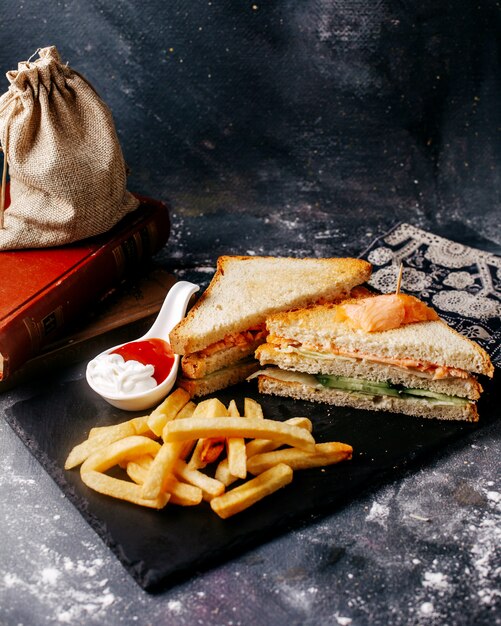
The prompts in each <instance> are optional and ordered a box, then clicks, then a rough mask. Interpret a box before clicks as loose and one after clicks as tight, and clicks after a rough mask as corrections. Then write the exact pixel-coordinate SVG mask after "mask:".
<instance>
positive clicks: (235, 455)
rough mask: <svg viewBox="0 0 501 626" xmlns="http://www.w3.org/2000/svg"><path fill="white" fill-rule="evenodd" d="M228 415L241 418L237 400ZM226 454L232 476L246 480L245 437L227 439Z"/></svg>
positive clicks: (231, 403)
mask: <svg viewBox="0 0 501 626" xmlns="http://www.w3.org/2000/svg"><path fill="white" fill-rule="evenodd" d="M247 399H248V398H247ZM244 402H245V400H244ZM228 415H229V417H240V413H239V412H238V408H237V405H236V402H235V400H232V401H231V402H230V404H229V405H228ZM226 454H227V459H228V461H227V463H228V471H229V473H230V475H232V476H235V477H236V478H245V477H246V476H247V452H246V448H245V439H244V438H243V437H228V439H226ZM216 478H217V477H216ZM223 482H224V481H223ZM224 484H226V483H224Z"/></svg>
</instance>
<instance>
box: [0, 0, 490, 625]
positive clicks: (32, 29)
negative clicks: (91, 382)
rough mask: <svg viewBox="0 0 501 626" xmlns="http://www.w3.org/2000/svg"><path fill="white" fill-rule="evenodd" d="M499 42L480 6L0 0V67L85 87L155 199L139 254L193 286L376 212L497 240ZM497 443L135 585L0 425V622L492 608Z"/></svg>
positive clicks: (384, 618) (304, 251) (340, 617)
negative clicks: (148, 254)
mask: <svg viewBox="0 0 501 626" xmlns="http://www.w3.org/2000/svg"><path fill="white" fill-rule="evenodd" d="M500 42H501V14H500V7H499V2H496V1H495V0H479V1H477V2H470V1H469V0H455V1H453V0H450V1H446V0H434V1H432V0H424V1H422V2H410V1H408V0H400V1H397V0H386V1H384V0H374V1H371V0H359V1H356V0H342V1H336V2H334V1H329V0H306V1H302V2H301V1H299V0H296V1H293V0H282V1H277V2H265V1H264V0H263V1H260V0H255V2H244V1H236V0H234V1H230V0H226V1H217V0H212V1H207V0H206V1H204V2H198V1H192V2H189V1H188V0H184V1H183V2H181V1H177V0H169V1H163V0H143V1H142V2H141V1H139V0H137V1H135V2H134V1H133V0H129V1H127V2H126V1H114V2H111V1H109V0H106V1H105V0H102V1H96V0H86V1H85V2H82V1H80V0H66V1H65V0H60V1H52V0H45V1H43V2H42V1H41V0H24V1H23V2H17V1H16V2H14V1H13V0H5V1H4V2H3V3H2V19H1V20H0V69H1V70H2V71H7V70H10V69H13V68H15V67H16V64H17V62H18V61H19V60H25V59H26V58H27V57H29V56H30V55H31V54H32V53H33V52H34V51H35V50H36V49H37V48H38V47H43V46H47V45H56V46H57V47H58V49H59V51H60V53H61V55H62V57H63V59H64V60H66V61H68V63H69V64H70V65H71V66H72V67H74V68H75V69H77V70H79V71H80V72H81V73H83V74H84V75H85V76H86V77H87V78H88V79H90V80H91V82H92V83H93V84H94V85H95V87H96V88H97V90H98V91H99V92H100V94H101V95H102V97H103V98H104V100H105V101H106V102H107V103H108V104H109V106H110V107H111V109H112V112H113V115H114V118H115V121H116V125H117V129H118V133H119V136H120V140H121V143H122V146H123V150H124V154H125V157H126V160H127V162H128V164H129V166H130V168H131V170H132V174H131V177H130V185H129V186H130V188H131V189H132V190H134V191H137V192H141V193H144V194H148V195H151V196H154V197H157V198H159V199H168V200H170V201H171V202H172V206H173V232H172V237H171V240H170V242H169V244H168V245H167V246H166V248H165V250H164V251H163V252H162V254H161V255H160V256H159V260H160V261H161V262H162V263H163V264H164V265H165V266H166V267H168V268H170V269H172V270H173V271H175V272H176V273H177V274H178V275H179V276H187V277H189V278H193V279H196V280H198V281H199V282H201V283H203V282H206V281H207V280H208V279H209V277H210V275H211V272H212V270H213V268H214V263H215V259H216V257H217V255H218V254H220V253H222V252H225V253H227V252H237V253H247V252H249V253H272V254H297V255H301V256H304V255H337V254H345V253H349V254H358V253H359V252H361V251H362V250H363V249H364V248H365V247H366V246H367V245H368V244H369V242H370V241H371V240H372V239H373V238H374V237H375V236H376V235H380V234H382V233H383V232H384V231H386V230H387V229H388V228H389V227H390V226H392V225H393V224H394V223H395V222H396V221H398V220H405V221H407V222H412V223H414V224H416V225H418V226H422V227H425V228H431V229H432V230H435V231H437V232H441V233H442V234H445V235H449V236H455V237H457V238H458V239H464V237H461V236H460V235H462V234H463V235H466V239H467V240H468V242H470V243H472V244H475V238H476V237H477V235H478V236H481V237H483V240H482V247H483V248H486V249H490V250H492V251H493V252H497V253H499V252H500V250H501V231H500V227H499V223H500V221H501V209H500V206H501V203H500V188H501V186H500V162H501V160H500V157H501V141H500V127H501V107H500V102H501V72H500V70H501V67H500V66H501V59H500V45H501V44H500ZM3 84H4V87H5V89H6V88H7V81H6V80H5V81H4V83H3ZM68 376H69V377H70V378H72V379H73V378H76V379H78V378H79V377H80V378H81V369H80V370H77V371H76V372H70V373H68ZM28 395H29V390H28V389H25V388H20V389H18V390H16V391H12V392H9V393H7V394H5V395H3V396H2V398H1V400H0V402H1V409H2V410H5V409H7V408H8V407H10V406H12V405H13V404H14V403H15V402H17V401H19V400H20V399H22V398H24V397H27V396H28ZM423 427H425V426H424V425H423ZM499 435H500V427H499V421H498V422H497V423H494V424H492V426H490V427H488V428H485V429H481V430H480V431H478V433H477V434H476V435H475V436H474V437H471V438H469V439H467V440H465V441H463V442H461V443H460V444H458V446H456V447H454V448H449V449H447V450H444V454H443V457H442V458H441V459H437V461H436V462H435V463H434V464H432V465H430V466H428V467H427V468H423V469H422V470H420V471H417V472H412V473H408V474H406V475H404V476H402V478H401V479H400V480H397V481H395V482H393V483H391V484H389V485H387V486H386V487H383V488H381V489H379V490H377V491H375V492H371V493H367V494H366V495H365V496H364V497H363V498H361V499H359V500H357V501H356V502H353V503H352V504H351V505H350V506H347V507H345V508H344V509H343V510H342V511H341V512H339V513H336V514H334V515H331V516H327V517H326V518H325V520H322V521H321V522H317V523H315V524H312V525H308V526H305V527H304V528H303V529H300V530H298V531H295V532H292V533H290V534H289V535H286V536H284V537H282V538H281V539H279V540H277V541H274V542H272V543H269V544H266V545H264V546H262V547H261V548H258V549H255V550H252V551H251V552H249V553H248V554H247V555H246V556H245V557H244V558H240V559H237V560H235V561H232V562H230V563H228V564H227V565H225V566H221V567H219V568H216V569H214V570H212V571H210V572H206V573H204V574H200V575H199V576H197V577H195V578H193V579H191V580H190V581H188V582H187V583H185V584H183V585H179V586H178V587H176V588H174V589H173V590H171V591H170V592H168V593H165V594H163V595H161V596H157V597H151V596H147V595H146V594H145V593H144V592H142V591H141V590H140V589H139V588H138V587H137V586H136V584H135V583H134V582H133V581H132V579H130V578H129V577H128V574H126V573H125V571H124V570H123V568H122V566H121V565H120V563H119V562H118V561H117V560H116V559H115V558H114V556H113V555H112V554H111V553H110V552H109V551H108V550H107V548H106V547H105V546H104V545H103V544H102V543H101V542H100V540H99V539H98V538H97V536H96V535H95V534H94V532H93V531H92V529H90V527H88V526H87V525H86V523H85V522H84V521H83V519H82V518H81V517H80V516H79V514H78V512H77V511H76V510H75V509H74V508H73V507H72V506H71V504H70V503H68V502H67V501H66V500H65V499H64V498H63V497H62V494H61V493H60V491H59V489H58V488H57V486H56V485H55V484H54V483H53V482H52V481H51V479H50V478H49V477H48V476H47V475H46V474H45V472H44V471H43V470H42V468H41V467H40V466H39V465H38V463H37V462H36V461H35V460H34V459H33V458H32V457H31V456H30V454H29V453H28V451H27V450H25V449H24V448H23V446H22V444H21V442H20V441H19V440H18V439H17V438H16V436H15V435H14V434H13V433H12V432H11V430H10V429H9V427H8V426H7V425H6V424H4V423H0V487H1V490H0V533H1V537H2V541H0V624H2V626H4V624H5V626H11V624H18V623H23V624H25V625H26V626H28V625H29V626H35V625H36V626H41V625H44V626H45V625H49V624H50V625H52V624H64V623H71V624H73V623H78V624H86V625H87V624H89V625H90V624H96V625H99V626H100V625H101V624H103V623H107V624H110V625H112V626H115V625H117V626H118V625H124V624H125V625H126V626H129V625H132V624H149V623H155V624H162V625H163V624H169V625H170V624H175V625H176V626H177V625H178V624H183V625H186V626H191V625H192V624H208V623H210V624H212V623H214V624H225V625H228V626H230V625H231V626H236V625H237V624H243V625H247V624H262V625H263V626H267V625H268V624H287V625H288V626H291V625H296V624H297V625H299V624H301V625H304V624H307V625H310V624H311V626H316V625H317V624H319V623H321V624H329V625H330V624H333V625H334V626H337V625H340V626H358V625H365V624H372V625H381V626H383V625H384V626H387V625H388V624H392V625H397V626H408V625H412V626H419V625H421V624H423V623H426V624H428V626H430V625H431V626H439V625H440V626H441V625H442V624H445V623H447V624H451V625H454V626H455V625H461V626H470V625H471V624H473V623H475V624H482V625H483V624H485V625H487V624H489V625H490V624H493V623H500V596H499V587H500V581H499V569H498V564H499V553H498V548H499V544H500V541H501V537H500V536H499V512H500V503H501V495H500V492H501V489H500V488H499V485H498V483H497V480H498V478H497V476H498V475H499V471H498V472H497V473H496V468H498V469H499V453H498V449H499ZM138 532H140V529H139V530H138Z"/></svg>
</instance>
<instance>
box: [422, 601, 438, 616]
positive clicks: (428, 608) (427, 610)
mask: <svg viewBox="0 0 501 626" xmlns="http://www.w3.org/2000/svg"><path fill="white" fill-rule="evenodd" d="M419 610H420V612H421V613H422V614H423V615H427V616H428V617H429V616H431V615H432V614H433V612H434V610H435V607H434V606H433V604H432V603H431V602H423V604H422V605H421V606H420V607H419Z"/></svg>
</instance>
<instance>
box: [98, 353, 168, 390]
mask: <svg viewBox="0 0 501 626" xmlns="http://www.w3.org/2000/svg"><path fill="white" fill-rule="evenodd" d="M154 371H155V369H154V367H153V365H143V364H142V363H139V361H124V359H123V357H122V356H120V354H102V355H100V356H98V357H96V358H95V359H92V361H90V362H89V364H88V365H87V376H88V378H89V380H90V382H91V383H92V386H93V387H95V389H96V390H97V391H99V393H102V394H104V395H106V394H111V395H117V394H124V395H126V394H130V393H141V392H142V391H148V390H149V389H153V388H154V387H156V386H157V381H156V380H155V379H154V378H153V372H154Z"/></svg>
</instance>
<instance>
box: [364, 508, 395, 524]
mask: <svg viewBox="0 0 501 626" xmlns="http://www.w3.org/2000/svg"><path fill="white" fill-rule="evenodd" d="M389 514H390V509H389V507H388V506H387V505H386V504H380V503H379V502H374V503H373V504H372V506H371V510H370V511H369V513H368V515H367V516H366V518H365V520H366V521H367V522H376V523H377V524H381V526H386V520H387V518H388V515H389Z"/></svg>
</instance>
